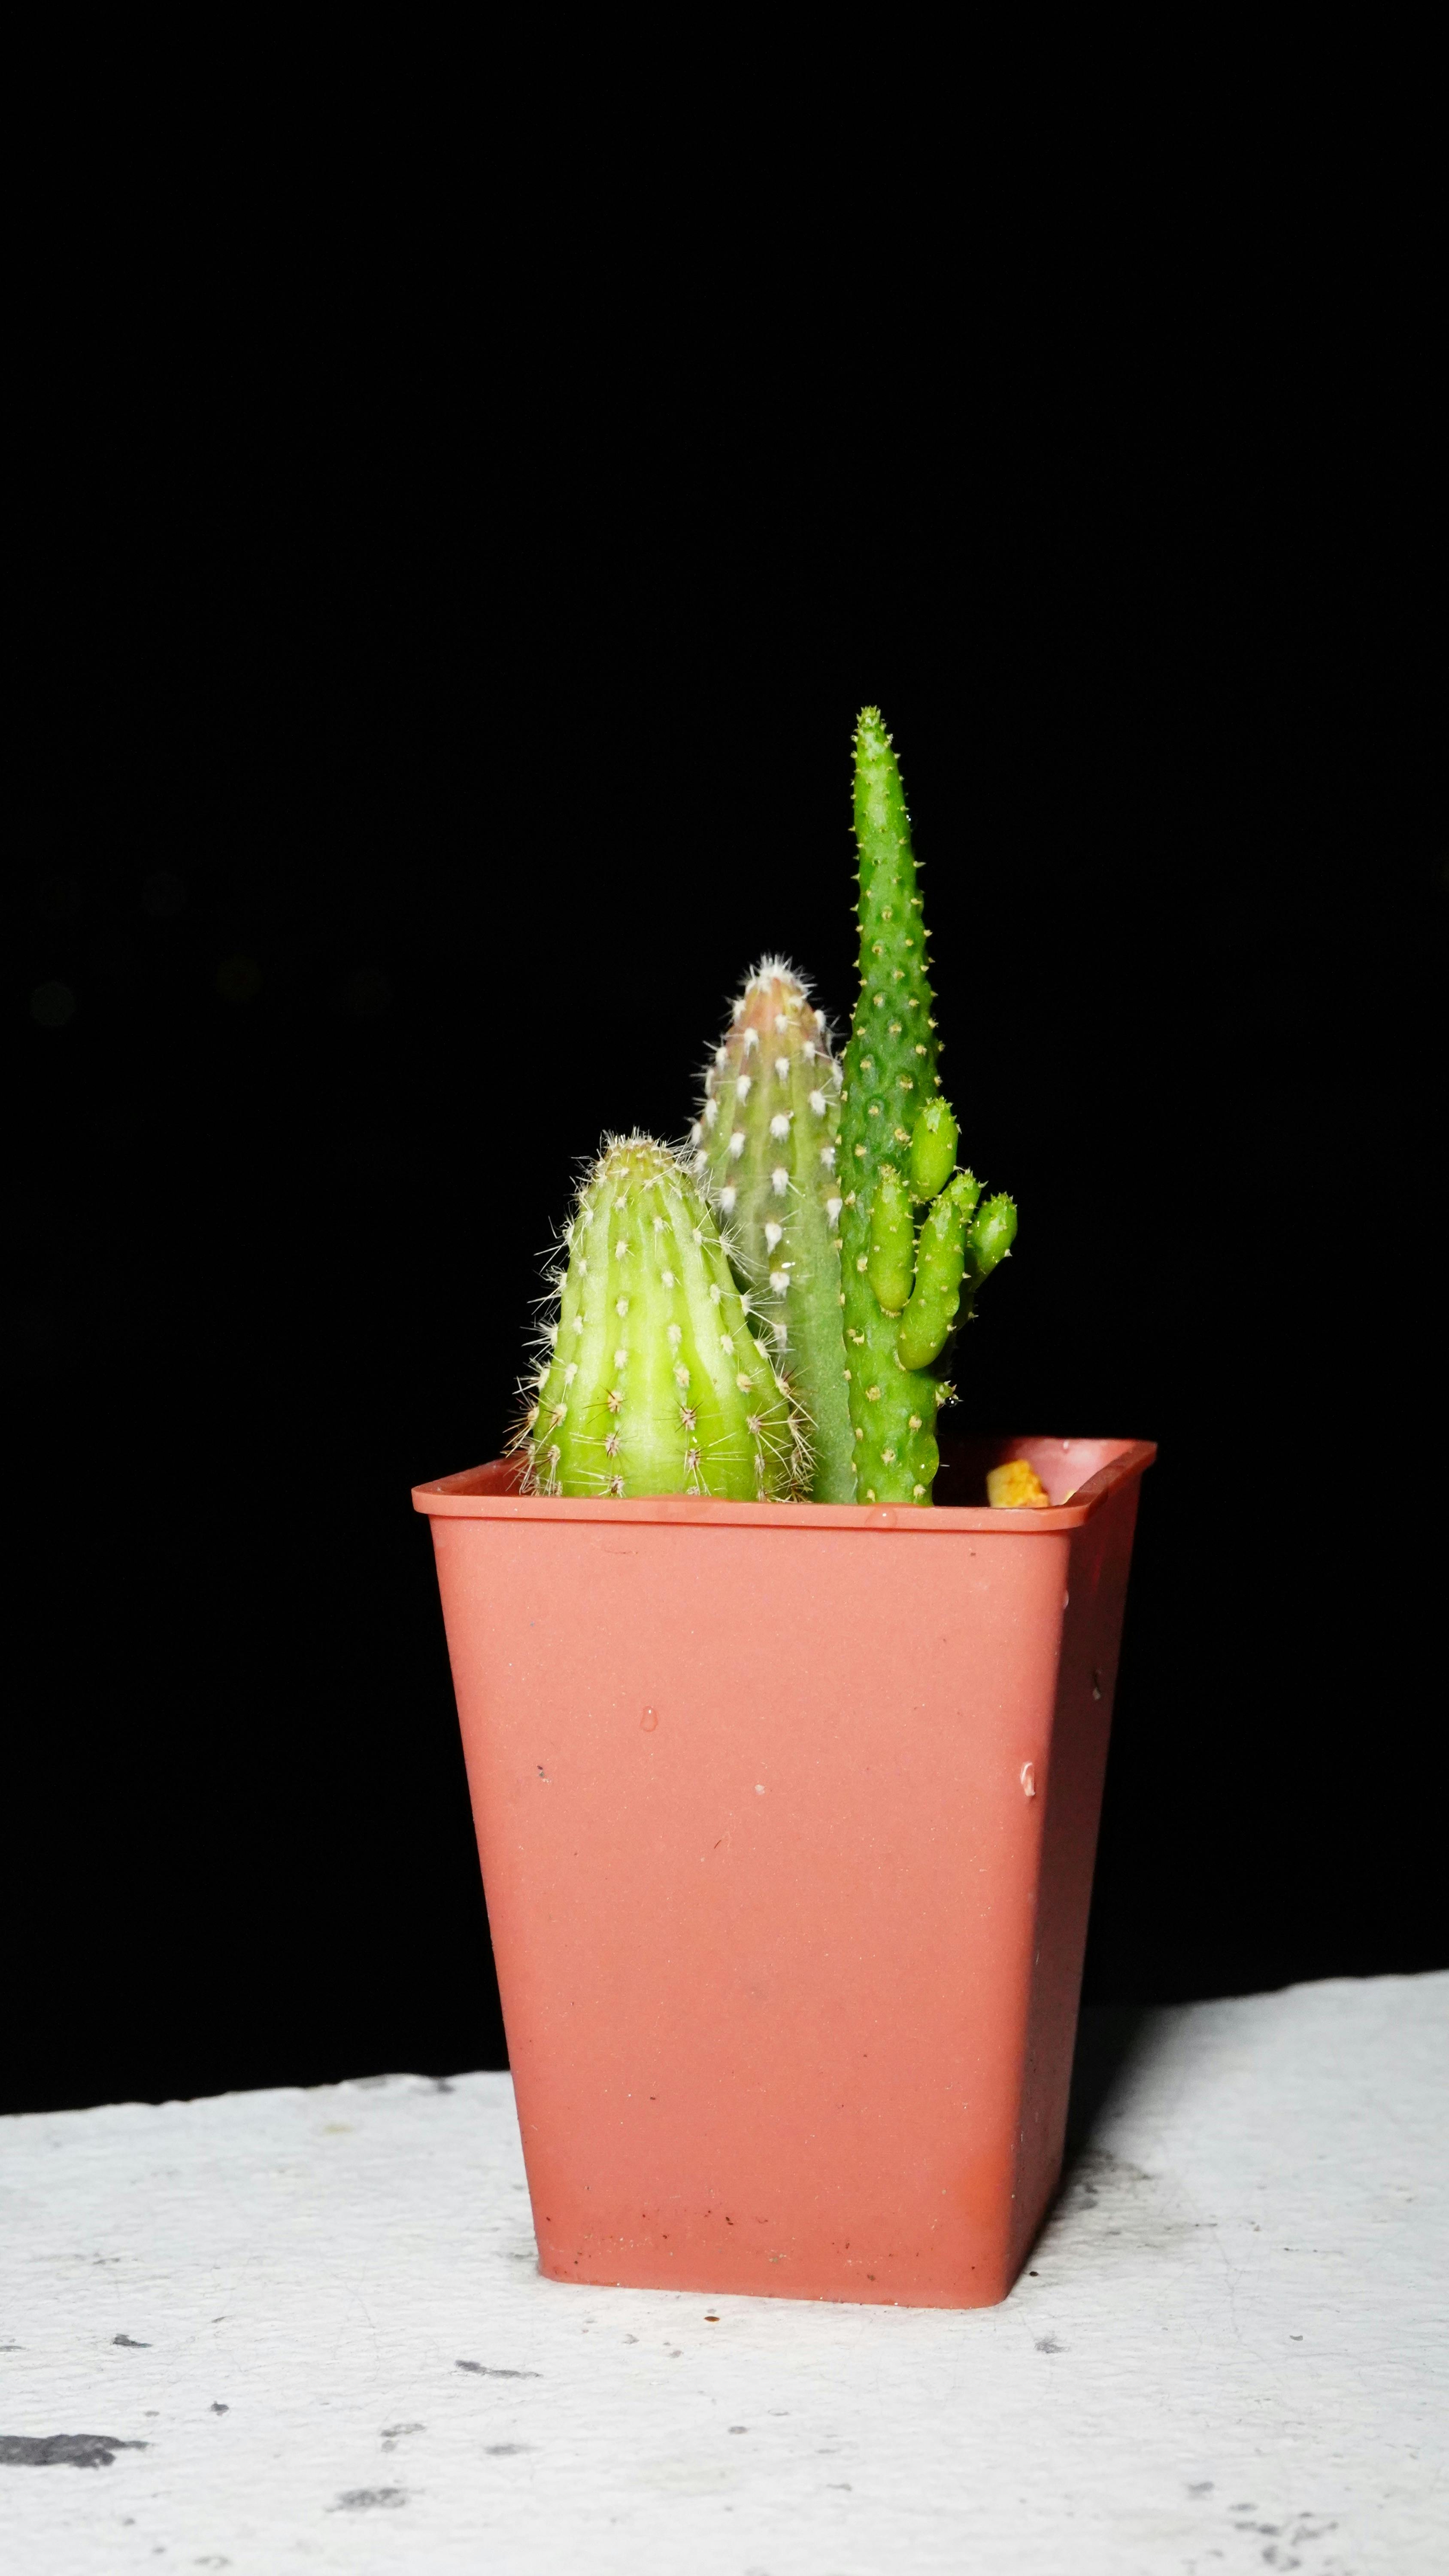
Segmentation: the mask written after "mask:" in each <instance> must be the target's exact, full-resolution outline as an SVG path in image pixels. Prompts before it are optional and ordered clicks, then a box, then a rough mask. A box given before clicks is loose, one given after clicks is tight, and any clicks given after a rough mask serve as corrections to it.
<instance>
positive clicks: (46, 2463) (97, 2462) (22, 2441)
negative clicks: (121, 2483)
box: [0, 2433, 146, 2469]
mask: <svg viewBox="0 0 1449 2576" xmlns="http://www.w3.org/2000/svg"><path fill="white" fill-rule="evenodd" d="M145 2448H146V2444H145V2443H144V2442H123V2441H122V2440H121V2439H120V2436H119V2435H118V2434H116V2433H0V2467H3V2468H32V2469H54V2468H70V2469H108V2468H109V2467H110V2465H111V2462H112V2461H113V2460H114V2458H115V2456H116V2453H117V2452H118V2451H144V2450H145Z"/></svg>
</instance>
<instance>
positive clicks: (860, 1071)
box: [839, 707, 954, 1503]
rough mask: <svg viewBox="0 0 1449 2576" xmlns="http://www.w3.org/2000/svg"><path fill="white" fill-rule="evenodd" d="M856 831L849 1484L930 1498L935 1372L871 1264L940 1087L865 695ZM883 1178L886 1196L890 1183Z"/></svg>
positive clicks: (881, 749) (912, 921) (921, 967)
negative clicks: (883, 1212)
mask: <svg viewBox="0 0 1449 2576" xmlns="http://www.w3.org/2000/svg"><path fill="white" fill-rule="evenodd" d="M855 833H856V843H857V847H858V850H859V854H860V894H859V899H858V903H857V913H858V918H859V923H860V975H861V991H860V1000H859V1002H858V1004H857V1006H856V1012H855V1018H854V1021H853V1023H852V1027H851V1033H850V1040H849V1044H848V1046H847V1048H846V1054H845V1081H844V1086H843V1092H842V1106H841V1134H840V1157H839V1159H840V1164H841V1168H842V1171H843V1173H844V1175H845V1187H846V1199H845V1208H844V1213H843V1217H842V1223H841V1284H842V1289H843V1292H844V1297H845V1308H844V1316H845V1338H846V1363H847V1365H848V1367H849V1369H850V1372H851V1375H850V1411H851V1421H852V1428H853V1431H854V1434H855V1453H856V1478H857V1494H858V1498H859V1500H860V1501H862V1502H907V1503H909V1502H917V1503H922V1502H927V1501H929V1499H930V1490H931V1484H932V1480H933V1478H934V1476H935V1472H936V1467H937V1464H938V1463H939V1460H938V1452H937V1448H936V1441H935V1436H934V1435H935V1421H936V1407H937V1402H938V1399H939V1390H938V1387H937V1384H936V1381H935V1379H934V1378H931V1377H928V1376H926V1375H925V1374H924V1372H923V1371H922V1370H921V1369H917V1368H908V1367H906V1366H905V1365H904V1364H903V1362H902V1360H901V1357H900V1353H899V1349H898V1339H899V1333H900V1323H899V1315H900V1306H897V1307H895V1308H894V1309H892V1308H890V1307H887V1306H885V1305H883V1304H882V1302H881V1299H880V1297H879V1296H878V1295H877V1293H876V1290H875V1289H874V1287H873V1286H872V1284H871V1278H870V1268H871V1258H872V1243H873V1231H874V1218H875V1209H876V1201H877V1198H878V1196H879V1195H880V1192H881V1186H882V1176H883V1174H884V1172H885V1171H886V1169H887V1167H889V1169H890V1170H891V1172H892V1174H893V1176H894V1184H893V1186H894V1189H895V1190H897V1191H899V1192H900V1194H901V1196H902V1197H904V1196H905V1191H904V1188H903V1185H902V1183H901V1179H900V1174H901V1170H902V1168H903V1167H905V1166H906V1164H907V1160H908V1157H909V1154H910V1150H911V1145H912V1137H913V1132H914V1130H915V1127H916V1122H917V1119H918V1117H919V1114H920V1111H921V1109H922V1108H923V1107H924V1106H925V1105H926V1104H928V1103H929V1102H930V1101H931V1100H932V1098H933V1097H934V1095H935V1093H936V1092H937V1091H938V1090H939V1089H940V1075H939V1073H938V1071H937V1062H938V1057H939V1054H940V1047H939V1042H938V1039H937V1034H936V1023H935V1019H934V1016H933V1014H932V1009H931V1004H932V1000H933V995H932V991H931V986H930V983H929V981H928V979H927V975H926V934H925V927H924V924H923V921H922V917H921V915H922V905H921V897H920V894H919V892H918V889H917V883H916V862H915V856H914V853H913V851H912V848H911V828H910V819H909V816H908V814H907V812H906V800H905V791H904V789H903V787H902V784H901V773H900V768H899V766H898V764H897V761H896V756H895V753H894V751H893V750H892V748H891V738H890V735H889V734H888V733H887V731H886V729H885V725H884V723H883V722H882V720H881V716H880V713H879V710H878V709H877V708H875V707H866V708H865V709H864V710H863V711H862V714H861V717H860V721H859V723H858V725H857V727H856V734H855ZM952 1123H953V1125H954V1121H953V1122H952ZM933 1141H934V1140H933ZM952 1152H953V1154H954V1139H953V1141H952ZM912 1186H914V1175H913V1176H912ZM886 1189H887V1198H888V1201H889V1198H890V1195H891V1191H892V1184H890V1183H888V1184H886ZM893 1284H895V1283H893ZM905 1302H906V1300H905V1298H902V1299H901V1301H900V1305H902V1306H903V1305H904V1304H905Z"/></svg>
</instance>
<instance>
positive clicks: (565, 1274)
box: [516, 1135, 808, 1502]
mask: <svg viewBox="0 0 1449 2576" xmlns="http://www.w3.org/2000/svg"><path fill="white" fill-rule="evenodd" d="M563 1248H564V1249H566V1251H567V1256H568V1259H567V1268H566V1269H565V1270H562V1271H559V1272H556V1273H555V1276H554V1283H553V1286H554V1295H555V1296H556V1298H557V1315H556V1320H555V1319H553V1318H550V1320H549V1321H548V1322H547V1323H546V1324H545V1327H544V1336H543V1338H544V1352H543V1357H542V1362H541V1365H540V1367H539V1370H538V1372H537V1376H536V1379H535V1380H534V1381H533V1382H532V1383H531V1384H530V1385H529V1386H528V1388H527V1389H526V1395H527V1405H528V1410H527V1414H526V1418H525V1420H524V1422H523V1424H522V1426H521V1428H520V1431H519V1434H518V1439H517V1443H516V1446H517V1447H519V1448H520V1449H522V1450H523V1452H524V1456H525V1468H524V1489H525V1491H527V1492H530V1493H537V1494H573V1495H604V1494H611V1495H615V1496H617V1497H620V1498H624V1497H627V1496H629V1495H651V1494H701V1495H704V1494H708V1495H715V1496H719V1497H723V1498H725V1499H727V1500H730V1501H734V1502H753V1501H764V1500H767V1499H771V1498H775V1497H780V1496H786V1495H790V1494H792V1493H794V1492H795V1491H796V1490H797V1489H799V1488H800V1486H801V1485H802V1484H803V1483H805V1481H806V1480H807V1479H808V1461H807V1457H806V1453H805V1443H804V1439H803V1425H802V1424H801V1422H800V1420H799V1417H798V1415H797V1414H796V1411H795V1408H794V1407H793V1405H792V1403H791V1400H790V1396H789V1393H788V1391H787V1389H786V1387H785V1384H784V1382H783V1380H782V1378H781V1376H780V1374H779V1372H778V1370H777V1368H776V1365H775V1360H774V1357H773V1354H772V1352H771V1350H770V1348H769V1346H768V1345H769V1338H770V1337H769V1335H768V1333H762V1334H760V1335H759V1337H758V1338H757V1335H756V1333H755V1332H753V1331H752V1330H751V1321H750V1315H749V1305H750V1300H749V1297H748V1293H746V1295H744V1296H742V1295H741V1292H740V1290H739V1289H738V1288H737V1287H736V1285H735V1282H734V1279H733V1277H732V1276H731V1272H730V1265H729V1261H728V1259H727V1258H726V1253H725V1248H724V1245H723V1243H722V1241H721V1239H720V1233H719V1229H718V1227H717V1225H716V1223H715V1219H714V1215H713V1213H712V1211H711V1209H710V1207H709V1206H708V1204H707V1202H706V1200H705V1198H704V1196H703V1194H702V1192H701V1190H700V1188H699V1185H698V1183H697V1181H696V1180H695V1178H694V1177H693V1176H692V1174H691V1173H690V1172H689V1170H688V1169H687V1168H686V1166H685V1164H684V1163H683V1162H682V1160H681V1158H680V1157H679V1156H678V1155H677V1154H674V1153H671V1152H670V1151H669V1149H668V1148H667V1147H666V1146H663V1145H660V1144H656V1143H655V1141H654V1139H653V1138H652V1137H648V1136H637V1135H636V1136H628V1137H621V1138H616V1139H613V1140H611V1141H610V1142H609V1143H608V1145H607V1146H606V1149H605V1151H604V1153H603V1154H602V1155H601V1157H600V1159H599V1161H598V1162H597V1163H596V1164H595V1165H594V1168H593V1170H592V1171H591V1172H590V1173H589V1175H588V1178H587V1179H586V1180H585V1182H584V1184H583V1186H582V1188H581V1189H580V1191H579V1194H578V1201H577V1204H576V1206H575V1209H574V1214H573V1217H572V1219H571V1221H570V1223H569V1225H568V1227H567V1228H566V1230H565V1233H564V1238H563ZM549 1303H550V1305H552V1303H553V1300H552V1299H550V1300H549Z"/></svg>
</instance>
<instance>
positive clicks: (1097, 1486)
mask: <svg viewBox="0 0 1449 2576" xmlns="http://www.w3.org/2000/svg"><path fill="white" fill-rule="evenodd" d="M1028 1445H1030V1446H1031V1447H1033V1448H1036V1449H1038V1450H1050V1451H1051V1452H1053V1453H1060V1452H1066V1453H1070V1451H1071V1450H1072V1449H1074V1448H1077V1447H1078V1446H1081V1447H1086V1446H1087V1445H1088V1442H1087V1440H1086V1439H1085V1438H1082V1439H1081V1440H1080V1441H1078V1440H1075V1439H1074V1440H1066V1439H1063V1438H1061V1436H1060V1435H1059V1434H1053V1435H1050V1436H1048V1435H1045V1434H1035V1435H1029V1434H1026V1433H1018V1434H1014V1435H1013V1436H1011V1437H1010V1438H1005V1439H1002V1440H1000V1441H997V1442H994V1443H993V1444H992V1446H993V1447H994V1448H995V1449H997V1450H998V1451H999V1453H1000V1454H999V1457H998V1458H997V1459H996V1461H995V1462H994V1463H996V1464H999V1465H1004V1464H1005V1462H1006V1461H1007V1460H1008V1459H1010V1458H1013V1457H1017V1456H1021V1455H1024V1454H1025V1452H1026V1450H1027V1447H1028ZM1090 1445H1091V1446H1092V1447H1093V1448H1096V1449H1101V1448H1104V1447H1107V1446H1108V1445H1109V1444H1108V1443H1107V1442H1106V1441H1104V1440H1100V1439H1098V1440H1093V1441H1092V1442H1091V1443H1090ZM1110 1445H1111V1447H1112V1449H1113V1452H1114V1454H1113V1455H1112V1456H1111V1457H1110V1458H1108V1459H1107V1460H1106V1461H1105V1462H1104V1464H1103V1465H1101V1466H1100V1467H1098V1468H1096V1469H1095V1471H1094V1472H1093V1473H1092V1474H1091V1475H1090V1476H1088V1477H1086V1478H1084V1480H1083V1482H1082V1483H1081V1484H1080V1485H1077V1486H1074V1487H1072V1488H1070V1489H1069V1492H1068V1493H1067V1494H1066V1495H1065V1496H1064V1497H1063V1499H1062V1500H1061V1501H1060V1502H1059V1503H1053V1504H1052V1505H1051V1507H1050V1508H1049V1509H1047V1510H1045V1511H999V1510H996V1509H994V1508H993V1507H992V1506H991V1505H989V1504H986V1503H969V1504H968V1503H936V1504H932V1505H931V1506H929V1507H922V1506H920V1505H917V1504H915V1503H791V1502H769V1503H732V1502H722V1501H719V1500H717V1499H715V1498H714V1497H713V1496H710V1495H696V1494H655V1495H639V1496H638V1497H633V1496H628V1495H624V1496H616V1495H612V1494H579V1495H574V1494H520V1493H518V1492H517V1491H516V1490H515V1484H514V1480H515V1479H516V1477H517V1475H518V1472H519V1462H518V1460H517V1459H516V1458H490V1459H488V1460H487V1461H486V1462H485V1463H484V1464H483V1465H482V1466H478V1467H464V1468H462V1469H461V1470H460V1471H459V1472H458V1473H457V1474H456V1475H452V1476H439V1477H436V1478H435V1479H434V1480H433V1481H432V1482H431V1483H428V1484H423V1485H414V1487H413V1489H412V1501H413V1509H414V1511H416V1512H422V1513H424V1514H425V1515H426V1516H427V1518H428V1519H429V1520H469V1521H608V1522H610V1523H611V1524H613V1525H614V1526H615V1527H617V1526H618V1525H619V1524H620V1523H624V1524H628V1523H629V1522H636V1523H637V1522H641V1521H643V1522H651V1521H652V1522H681V1523H683V1524H684V1525H685V1526H686V1527H690V1528H698V1529H713V1528H721V1527H723V1528H726V1529H797V1530H798V1529H814V1530H830V1529H838V1530H857V1531H860V1532H862V1533H865V1532H868V1531H871V1530H881V1529H887V1530H907V1531H911V1532H914V1533H915V1535H916V1536H918V1537H923V1538H930V1537H932V1536H934V1537H937V1538H940V1537H943V1536H947V1535H950V1534H952V1533H954V1532H958V1531H961V1532H968V1531H969V1532H971V1533H972V1534H974V1535H985V1536H988V1537H996V1538H1051V1537H1054V1536H1055V1535H1056V1534H1057V1533H1058V1532H1060V1531H1062V1530H1076V1529H1080V1528H1081V1527H1082V1526H1083V1524H1084V1522H1086V1521H1088V1520H1090V1519H1091V1517H1092V1514H1093V1513H1094V1512H1095V1511H1098V1510H1100V1508H1101V1506H1102V1505H1103V1503H1105V1502H1106V1501H1107V1500H1108V1499H1109V1497H1110V1496H1111V1495H1112V1494H1114V1493H1115V1492H1116V1491H1117V1488H1118V1487H1119V1486H1120V1485H1123V1484H1125V1483H1126V1482H1127V1480H1128V1479H1129V1478H1130V1477H1133V1476H1140V1475H1141V1474H1142V1473H1143V1472H1144V1470H1145V1469H1147V1468H1148V1467H1150V1466H1151V1464H1152V1461H1153V1459H1154V1458H1155V1457H1156V1455H1157V1443H1156V1441H1155V1440H1122V1441H1116V1442H1113V1443H1111V1444H1110ZM1053 1463H1055V1460H1054V1459H1053ZM1043 1481H1045V1480H1043Z"/></svg>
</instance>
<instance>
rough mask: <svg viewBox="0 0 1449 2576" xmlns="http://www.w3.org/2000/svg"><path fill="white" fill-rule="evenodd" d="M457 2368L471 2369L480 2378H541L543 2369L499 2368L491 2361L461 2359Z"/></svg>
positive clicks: (456, 2364)
mask: <svg viewBox="0 0 1449 2576" xmlns="http://www.w3.org/2000/svg"><path fill="white" fill-rule="evenodd" d="M453 2367H454V2369H455V2370H471V2371H472V2372H473V2374H474V2376H475V2377H476V2378H478V2379H541V2378H542V2377H543V2373H542V2371H541V2370H497V2369H495V2368H494V2366H493V2364H492V2362H491V2361H459V2362H455V2363H454V2365H453Z"/></svg>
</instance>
